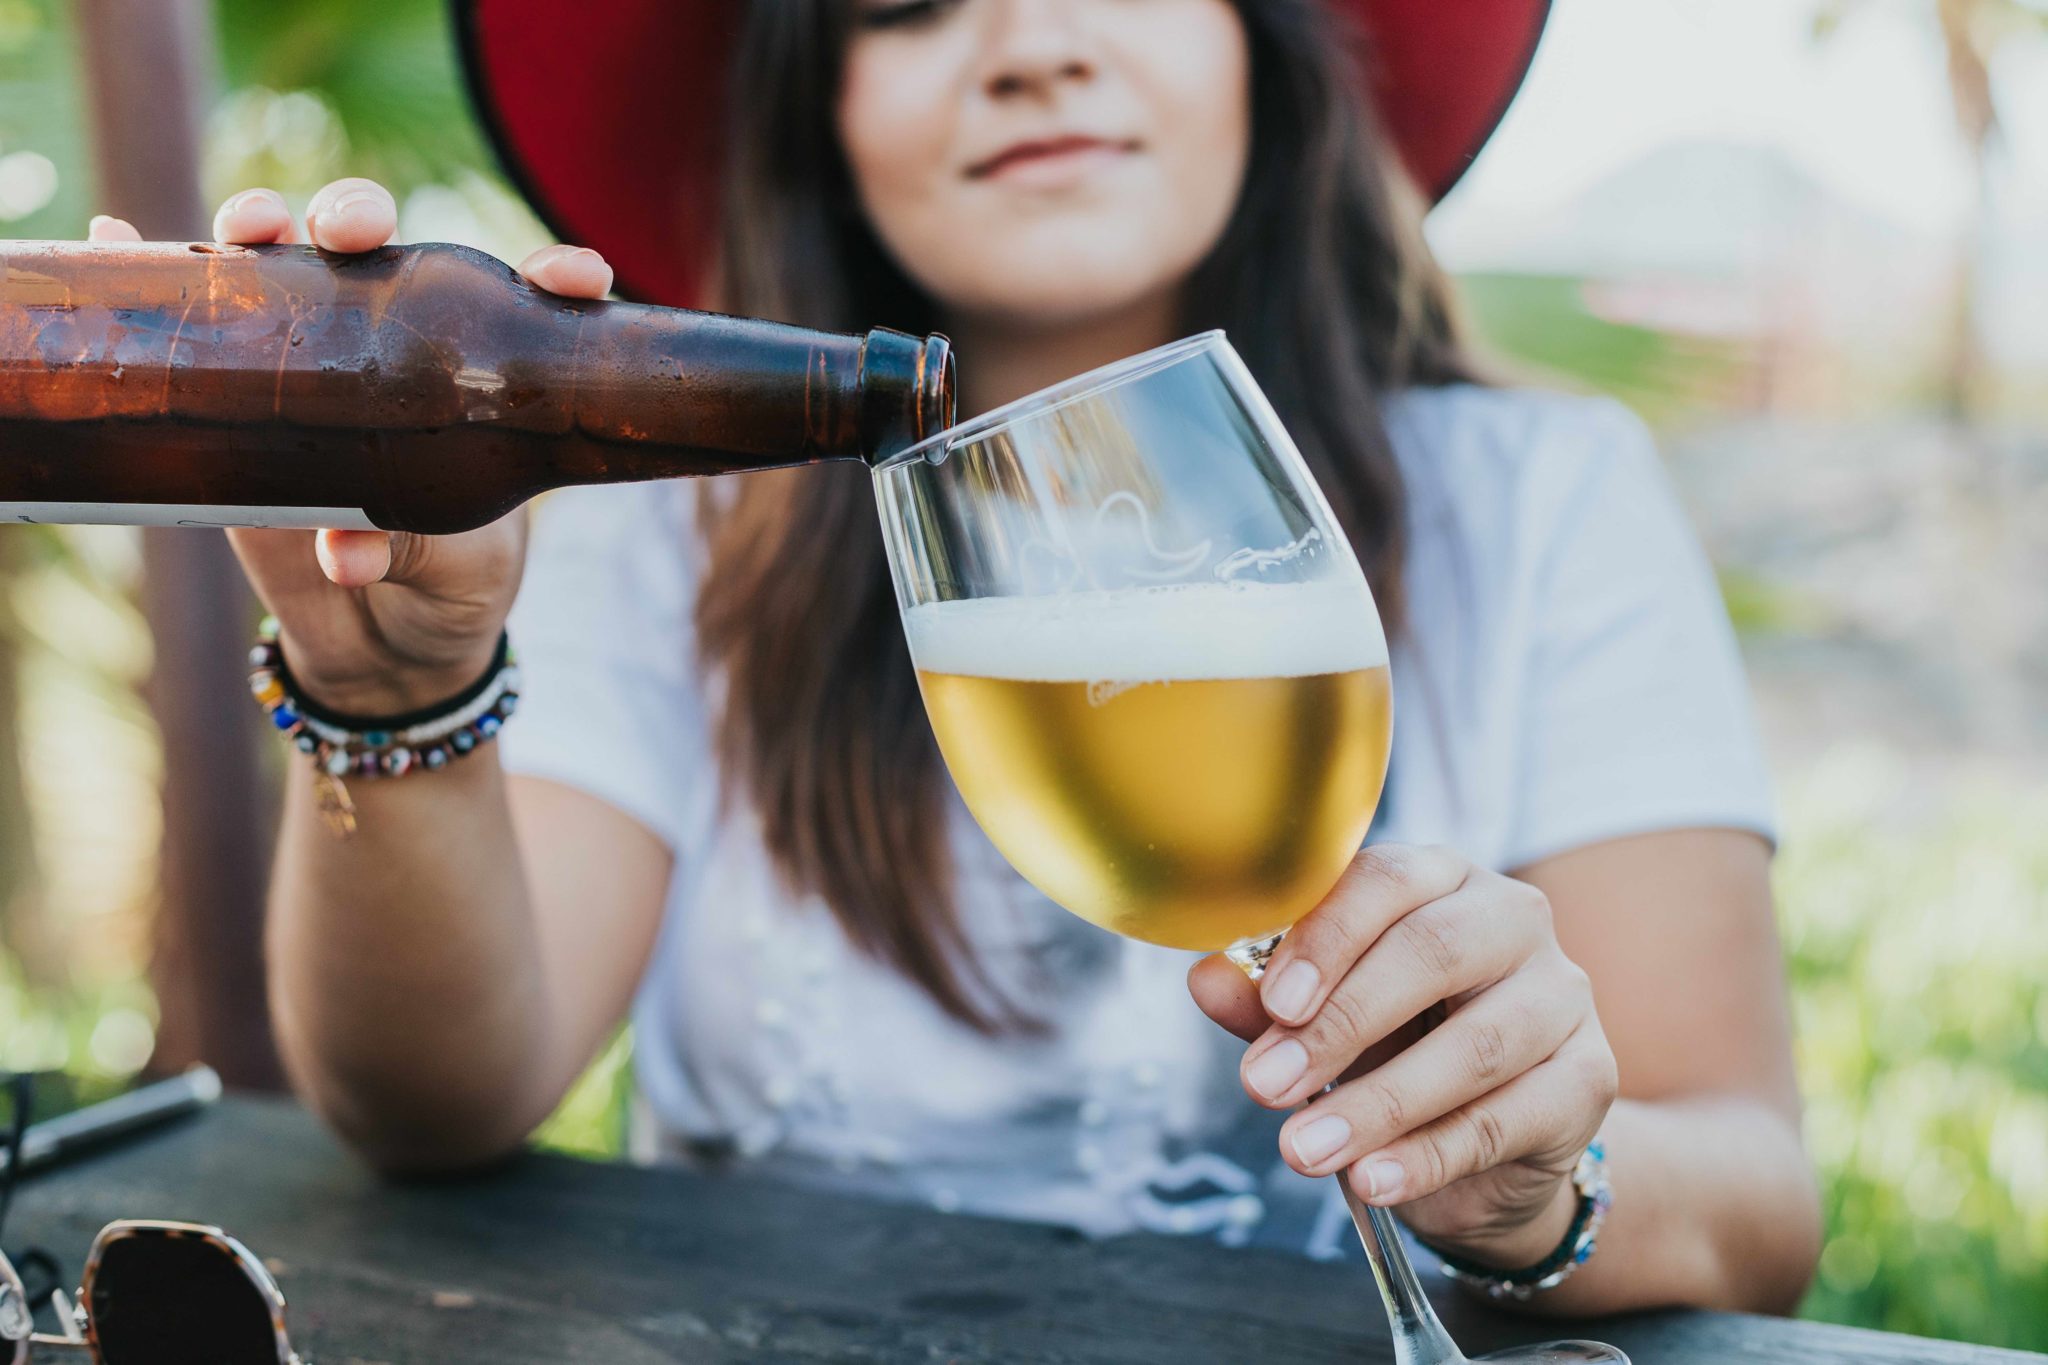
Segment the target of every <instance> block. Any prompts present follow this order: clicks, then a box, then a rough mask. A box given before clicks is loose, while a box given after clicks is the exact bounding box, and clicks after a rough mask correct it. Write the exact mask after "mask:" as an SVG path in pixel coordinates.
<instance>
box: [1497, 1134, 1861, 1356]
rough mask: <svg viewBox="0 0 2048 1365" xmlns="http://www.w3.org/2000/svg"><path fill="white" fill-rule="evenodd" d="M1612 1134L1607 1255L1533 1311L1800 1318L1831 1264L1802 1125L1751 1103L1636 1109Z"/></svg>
mask: <svg viewBox="0 0 2048 1365" xmlns="http://www.w3.org/2000/svg"><path fill="white" fill-rule="evenodd" d="M1602 1135H1603V1136H1604V1137H1605V1139H1606V1144H1607V1153H1608V1158H1607V1160H1608V1174H1609V1177H1610V1178H1611V1180H1612V1181H1613V1184H1614V1207H1613V1209H1612V1211H1611V1212H1610V1213H1609V1215H1608V1218H1607V1222H1606V1225H1605V1227H1604V1228H1603V1229H1602V1231H1601V1233H1600V1239H1599V1249H1598V1252H1597V1253H1596V1254H1595V1255H1594V1257H1593V1259H1592V1260H1590V1261H1588V1262H1587V1263H1586V1264H1585V1265H1584V1266H1582V1267H1580V1269H1579V1270H1578V1272H1577V1273H1576V1274H1574V1275H1573V1276H1572V1277H1571V1278H1570V1279H1568V1280H1566V1281H1565V1282H1564V1283H1563V1284H1561V1285H1559V1286H1558V1287H1557V1288H1555V1289H1553V1290H1550V1291H1548V1292H1546V1293H1543V1294H1539V1295H1537V1296H1536V1298H1535V1299H1533V1300H1532V1301H1531V1302H1530V1304H1529V1305H1528V1306H1529V1308H1530V1309H1531V1310H1532V1311H1536V1312H1543V1313H1556V1314H1560V1315H1571V1316H1585V1315H1591V1314H1600V1313H1615V1312H1624V1311H1627V1310H1631V1309H1639V1308H1655V1307H1663V1306H1667V1305H1676V1304H1683V1305H1688V1306H1694V1307H1704V1308H1725V1309H1735V1310H1742V1311H1746V1312H1753V1313H1788V1312H1790V1311H1792V1309H1793V1308H1794V1307H1795V1306H1796V1305H1797V1303H1798V1301H1799V1296H1800V1294H1801V1293H1802V1292H1803V1291H1804V1288H1805V1286H1806V1283H1807V1281H1808V1279H1809V1278H1811V1276H1812V1274H1813V1266H1814V1261H1815V1259H1816V1257H1817V1256H1818V1255H1819V1251H1820V1238H1821V1216H1820V1201H1819V1196H1818V1193H1817V1191H1816V1188H1815V1185H1814V1178H1813V1172H1812V1167H1811V1165H1810V1164H1809V1162H1808V1160H1807V1157H1806V1152H1805V1148H1804V1147H1803V1145H1802V1144H1801V1142H1800V1138H1799V1133H1798V1129H1797V1127H1796V1125H1795V1124H1794V1123H1793V1122H1792V1120H1791V1119H1789V1118H1788V1117H1787V1116H1786V1115H1785V1114H1784V1113H1783V1112H1782V1111H1781V1110H1779V1109H1777V1108H1774V1107H1772V1106H1771V1105H1769V1104H1767V1103H1765V1102H1763V1101H1761V1100H1758V1099H1754V1098H1750V1097H1746V1096H1712V1097H1702V1098H1697V1099H1682V1100H1678V1099H1674V1100H1626V1099H1624V1100H1620V1101H1618V1102H1617V1103H1616V1104H1615V1106H1614V1108H1613V1110H1612V1111H1611V1112H1610V1113H1609V1114H1608V1117H1607V1122H1606V1124H1605V1125H1604V1127H1603V1129H1602Z"/></svg>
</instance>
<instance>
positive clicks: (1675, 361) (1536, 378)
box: [1458, 273, 1748, 426]
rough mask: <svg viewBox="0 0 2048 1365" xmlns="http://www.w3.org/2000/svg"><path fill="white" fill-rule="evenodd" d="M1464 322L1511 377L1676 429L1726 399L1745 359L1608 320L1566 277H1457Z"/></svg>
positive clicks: (1725, 346) (1718, 346)
mask: <svg viewBox="0 0 2048 1365" xmlns="http://www.w3.org/2000/svg"><path fill="white" fill-rule="evenodd" d="M1458 288H1459V295H1460V298H1461V300H1462V302H1463V304H1464V309H1465V315H1466V320H1467V321H1468V323H1469V324H1470V325H1471V327H1472V330H1473V331H1474V332H1475V333H1476V335H1477V336H1478V337H1479V338H1480V339H1481V341H1482V342H1483V345H1484V348H1485V349H1486V350H1487V351H1489V352H1490V353H1491V354H1492V355H1493V356H1494V357H1495V358H1496V360H1497V361H1504V362H1505V363H1506V366H1507V368H1508V370H1509V376H1508V377H1510V378H1521V377H1526V378H1528V379H1530V380H1531V381H1533V382H1537V383H1543V382H1551V383H1556V382H1559V381H1562V382H1563V383H1564V384H1565V385H1566V386H1568V387H1571V388H1574V389H1579V390H1594V391H1597V392H1600V393H1605V394H1610V395H1612V396H1613V397H1616V398H1619V399H1621V400H1622V401H1623V402H1625V403H1627V404H1629V406H1631V407H1633V408H1634V409H1635V410H1636V411H1638V412H1640V413H1641V414H1642V415H1643V416H1644V417H1645V418H1646V419H1648V420H1649V421H1650V422H1651V423H1653V424H1654V425H1658V426H1665V425H1669V424H1671V423H1673V422H1676V421H1680V420H1683V419H1685V418H1686V417H1688V416H1691V415H1693V414H1695V413H1698V412H1701V411H1706V410H1711V409H1713V408H1715V407H1718V406H1724V405H1725V399H1726V397H1727V396H1728V393H1729V390H1730V389H1731V387H1733V386H1734V385H1736V384H1738V383H1739V382H1740V381H1741V379H1742V376H1743V375H1744V373H1745V369H1746V365H1747V363H1748V358H1747V357H1745V355H1744V353H1743V351H1742V350H1741V348H1740V347H1737V346H1735V345H1732V344H1729V343H1725V342H1718V341H1711V340H1702V339H1698V338H1689V337H1680V336H1674V335H1672V334H1670V333H1668V332H1660V331H1656V330H1654V329H1652V328H1649V327H1638V326H1633V325H1630V324H1627V323H1619V322H1610V321H1608V320H1606V319H1603V318H1600V317H1598V316H1596V315H1595V314H1594V313H1593V311H1592V310H1591V309H1589V308H1588V307H1587V304H1586V299H1585V285H1584V282H1583V281H1581V280H1577V279H1572V278H1569V277H1566V276H1560V275H1508V274H1491V273H1489V274H1469V275H1463V276H1460V277H1459V280H1458Z"/></svg>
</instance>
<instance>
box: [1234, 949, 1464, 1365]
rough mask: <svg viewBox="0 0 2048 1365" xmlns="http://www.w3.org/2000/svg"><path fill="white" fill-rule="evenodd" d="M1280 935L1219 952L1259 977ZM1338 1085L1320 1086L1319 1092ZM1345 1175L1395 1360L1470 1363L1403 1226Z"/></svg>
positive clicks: (1406, 1364)
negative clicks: (1428, 1288) (1443, 1318)
mask: <svg viewBox="0 0 2048 1365" xmlns="http://www.w3.org/2000/svg"><path fill="white" fill-rule="evenodd" d="M1280 938H1281V936H1280V935H1279V934H1275V935H1273V936H1272V937H1271V938H1265V939H1257V940H1254V941H1251V942H1247V943H1239V944H1235V945H1233V946H1231V947H1229V948H1226V949H1224V950H1223V955H1224V956H1225V957H1227V958H1229V959H1230V960H1231V961H1232V962H1234V963H1236V964H1237V967H1238V970H1240V971H1242V972H1243V973H1244V974H1245V975H1246V976H1247V977H1250V978H1251V979H1252V980H1253V981H1257V980H1258V979H1259V978H1260V977H1262V976H1264V975H1265V974H1266V964H1267V963H1268V962H1270V961H1272V959H1273V950H1274V949H1275V948H1277V947H1279V946H1280ZM1336 1088H1337V1087H1336V1086H1335V1085H1327V1086H1324V1087H1323V1093H1324V1094H1325V1095H1327V1094H1329V1093H1330V1092H1331V1091H1332V1090H1334V1089H1336ZM1347 1174H1348V1172H1346V1171H1339V1172H1337V1174H1336V1175H1334V1176H1332V1177H1330V1178H1331V1179H1332V1180H1335V1181H1336V1182H1337V1188H1338V1189H1339V1190H1340V1191H1342V1192H1343V1195H1344V1203H1345V1204H1346V1205H1347V1206H1348V1207H1349V1208H1350V1210H1351V1222H1352V1224H1353V1225H1354V1226H1355V1227H1357V1229H1358V1240H1359V1242H1360V1244H1361V1245H1363V1246H1364V1247H1365V1259H1366V1260H1367V1261H1368V1262H1370V1263H1371V1265H1372V1278H1373V1283H1374V1284H1377V1285H1378V1286H1379V1289H1380V1302H1381V1303H1382V1304H1384V1305H1385V1306H1386V1310H1387V1322H1388V1324H1389V1325H1390V1326H1391V1327H1392V1328H1393V1331H1394V1365H1469V1362H1468V1361H1467V1359H1466V1356H1465V1353H1464V1352H1463V1351H1460V1350H1459V1349H1458V1344H1457V1343H1456V1342H1454V1341H1452V1340H1451V1334H1450V1333H1449V1332H1446V1331H1445V1330H1444V1325H1443V1323H1441V1322H1439V1321H1438V1320H1437V1316H1436V1310H1435V1309H1434V1308H1431V1307H1430V1306H1429V1298H1428V1296H1426V1295H1425V1294H1424V1293H1423V1292H1422V1282H1421V1281H1420V1280H1418V1279H1416V1278H1415V1267H1414V1266H1413V1265H1411V1264H1409V1261H1408V1249H1407V1248H1406V1247H1405V1246H1403V1245H1402V1244H1401V1229H1400V1227H1399V1226H1398V1225H1397V1224H1396V1223H1395V1222H1394V1215H1393V1214H1391V1213H1388V1212H1387V1211H1386V1210H1385V1209H1382V1208H1375V1207H1373V1206H1372V1205H1370V1204H1368V1203H1366V1202H1365V1201H1364V1200H1363V1199H1360V1198H1359V1197H1358V1194H1357V1192H1356V1191H1355V1190H1353V1189H1352V1188H1351V1182H1350V1181H1349V1180H1347V1179H1346V1178H1345V1176H1346V1175H1347Z"/></svg>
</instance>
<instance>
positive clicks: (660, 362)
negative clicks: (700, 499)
mask: <svg viewBox="0 0 2048 1365" xmlns="http://www.w3.org/2000/svg"><path fill="white" fill-rule="evenodd" d="M571 311H572V312H573V313H574V314H575V315H576V316H574V318H573V321H572V320H571V319H568V318H565V319H563V321H564V322H565V323H568V324H570V325H573V326H574V328H575V337H576V339H575V345H574V355H573V359H572V365H573V369H574V374H573V382H571V383H568V384H567V385H566V391H567V393H568V394H569V395H570V409H571V411H570V412H569V414H568V415H569V417H570V419H571V420H572V422H573V423H574V427H575V429H576V430H577V431H578V432H579V433H581V434H582V435H584V436H586V437H589V438H591V439H593V440H595V441H597V442H599V443H601V444H603V445H606V446H611V447H614V448H619V447H637V448H638V452H639V455H640V457H641V458H644V459H646V460H649V461H652V462H655V463H657V464H663V465H666V464H667V463H669V462H671V461H673V460H675V458H676V457H677V456H682V457H685V458H684V460H683V463H686V464H688V465H689V466H690V467H689V468H686V469H685V468H678V469H675V470H673V471H667V470H664V471H663V472H678V473H722V472H727V471H729V470H730V471H737V470H745V469H763V468H772V467H775V466H779V465H791V464H809V463H814V462H816V461H820V460H839V459H859V460H866V461H869V462H873V461H874V460H876V459H879V458H881V457H883V456H885V455H888V454H890V453H893V452H894V451H897V450H901V449H903V448H904V447H905V446H908V445H911V444H913V443H915V442H916V441H918V440H922V439H923V438H924V437H925V436H927V435H930V434H932V433H933V432H935V431H937V430H939V429H941V428H942V427H944V426H945V425H947V424H948V422H949V421H950V419H951V415H952V364H951V355H950V348H949V347H947V345H946V343H945V341H944V339H943V338H936V339H934V340H933V341H932V342H925V341H921V340H919V339H918V338H916V337H911V336H906V335H904V334H902V333H900V332H889V331H885V330H879V329H878V330H876V331H874V332H870V333H869V334H868V335H866V336H865V337H862V336H852V335H842V334H839V333H833V332H818V331H812V330H810V329H807V328H802V327H792V326H788V325H785V324H782V323H773V322H762V321H758V320H754V319H748V318H732V317H725V316H722V315H719V314H714V313H695V312H689V311H686V310H683V309H676V308H657V307H651V306H647V305H643V304H630V303H601V304H586V305H582V306H580V307H577V308H573V309H572V310H571ZM568 379H570V377H569V376H562V377H561V378H560V379H558V380H557V381H556V382H557V383H558V384H560V383H562V381H563V380H568ZM558 391H561V390H558Z"/></svg>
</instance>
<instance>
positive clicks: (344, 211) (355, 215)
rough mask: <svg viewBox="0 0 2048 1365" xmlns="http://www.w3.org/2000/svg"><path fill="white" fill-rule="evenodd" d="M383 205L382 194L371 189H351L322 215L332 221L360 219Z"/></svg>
mask: <svg viewBox="0 0 2048 1365" xmlns="http://www.w3.org/2000/svg"><path fill="white" fill-rule="evenodd" d="M383 205H384V196H383V195H381V194H374V193H372V192H371V191H369V190H350V191H349V192H348V193H347V194H344V195H342V196H340V197H339V198H337V199H336V200H335V201H334V202H333V203H332V204H329V205H328V206H327V208H326V211H325V212H323V213H321V215H320V217H321V218H323V219H326V220H327V221H328V222H330V223H336V222H341V221H344V220H347V221H358V220H360V219H362V218H365V217H367V216H368V215H369V212H370V211H371V210H373V209H381V208H382V207H383Z"/></svg>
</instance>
